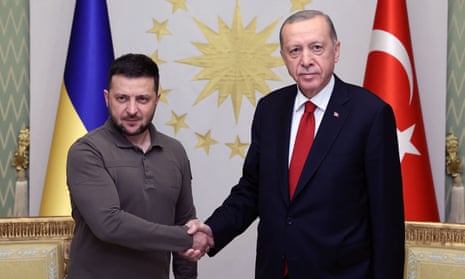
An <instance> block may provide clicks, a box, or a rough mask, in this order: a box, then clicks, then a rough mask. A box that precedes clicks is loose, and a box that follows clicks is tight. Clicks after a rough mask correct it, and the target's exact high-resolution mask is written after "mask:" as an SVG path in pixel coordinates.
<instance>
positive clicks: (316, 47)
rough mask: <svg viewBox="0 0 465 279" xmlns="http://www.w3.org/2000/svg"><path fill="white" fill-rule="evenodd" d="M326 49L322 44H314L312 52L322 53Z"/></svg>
mask: <svg viewBox="0 0 465 279" xmlns="http://www.w3.org/2000/svg"><path fill="white" fill-rule="evenodd" d="M323 51H324V48H323V46H322V45H313V46H312V52H313V53H314V54H321V53H322V52H323Z"/></svg>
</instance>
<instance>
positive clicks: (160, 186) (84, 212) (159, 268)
mask: <svg viewBox="0 0 465 279" xmlns="http://www.w3.org/2000/svg"><path fill="white" fill-rule="evenodd" d="M149 129H150V135H151V147H150V148H149V149H148V150H147V152H145V153H144V152H143V151H142V150H141V149H139V148H138V147H136V146H134V145H133V144H131V143H130V142H129V141H128V140H127V139H126V138H125V137H124V136H123V135H122V134H121V133H120V132H119V131H118V130H117V129H116V128H115V127H114V125H113V122H112V121H110V120H107V122H106V123H105V124H104V125H103V126H101V127H99V128H97V129H95V130H94V131H92V132H90V133H88V134H87V135H85V136H84V137H82V138H80V139H79V140H77V141H76V142H75V143H74V144H73V145H72V146H71V148H70V150H69V153H68V162H67V171H66V172H67V183H68V187H69V191H70V195H71V204H72V216H73V218H74V220H75V222H76V229H75V233H74V237H73V241H72V244H71V250H70V265H69V268H68V279H92V278H98V279H102V278H112V279H118V278H125V279H127V278H137V279H143V278H151V279H168V278H169V266H170V259H171V252H177V251H183V250H185V249H188V248H190V247H192V241H193V240H192V237H191V236H189V235H188V234H187V233H186V231H187V227H185V226H184V224H185V223H186V222H187V221H188V220H190V219H192V218H195V207H194V204H193V198H192V189H191V179H192V175H191V169H190V164H189V160H188V157H187V154H186V152H185V150H184V148H183V146H182V145H181V143H180V142H179V141H177V140H175V139H173V138H171V137H168V136H166V135H164V134H162V133H160V132H158V131H156V129H155V127H154V126H153V124H151V125H150V127H149ZM173 255H174V261H173V271H174V274H175V276H176V278H177V279H188V278H189V279H192V278H197V265H196V263H192V262H188V261H187V260H184V259H182V258H180V256H178V255H177V253H173Z"/></svg>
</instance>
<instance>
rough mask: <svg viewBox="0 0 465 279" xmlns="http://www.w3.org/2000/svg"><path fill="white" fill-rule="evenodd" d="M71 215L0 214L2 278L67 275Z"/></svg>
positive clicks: (37, 278)
mask: <svg viewBox="0 0 465 279" xmlns="http://www.w3.org/2000/svg"><path fill="white" fill-rule="evenodd" d="M73 233H74V221H73V219H72V218H71V217H25V218H0V270H1V274H2V275H1V277H2V278H35V279H50V278H59V279H60V278H66V268H67V263H68V260H69V256H68V255H69V246H70V244H71V240H72V237H73Z"/></svg>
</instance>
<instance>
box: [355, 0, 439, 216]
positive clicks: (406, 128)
mask: <svg viewBox="0 0 465 279" xmlns="http://www.w3.org/2000/svg"><path fill="white" fill-rule="evenodd" d="M364 87H366V88H367V89H369V90H371V91H372V92H374V93H375V94H377V95H378V96H380V97H381V98H382V99H383V100H385V101H386V102H388V103H389V104H390V105H391V106H392V108H393V110H394V114H395V116H396V124H397V136H398V139H399V153H400V154H399V156H400V159H401V166H402V181H403V187H404V188H403V192H404V206H405V219H406V220H408V221H439V214H438V208H437V203H436V195H435V192H434V184H433V176H432V173H431V166H430V161H429V155H428V148H427V144H426V137H425V129H424V125H423V117H422V112H421V105H420V98H419V95H418V86H417V80H416V75H415V65H414V60H413V52H412V44H411V41H410V31H409V21H408V15H407V7H406V3H405V0H378V4H377V7H376V15H375V21H374V24H373V33H372V37H371V45H370V52H369V54H368V60H367V67H366V70H365V81H364Z"/></svg>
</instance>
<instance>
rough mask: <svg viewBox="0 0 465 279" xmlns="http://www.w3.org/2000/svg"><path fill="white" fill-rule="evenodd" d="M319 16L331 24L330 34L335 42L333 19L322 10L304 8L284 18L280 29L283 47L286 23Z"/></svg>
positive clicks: (280, 39) (280, 42)
mask: <svg viewBox="0 0 465 279" xmlns="http://www.w3.org/2000/svg"><path fill="white" fill-rule="evenodd" d="M317 16H322V17H324V18H325V20H326V22H327V23H328V26H329V35H330V36H331V40H332V41H333V42H336V41H337V34H336V28H334V24H333V21H332V20H331V18H330V17H329V16H328V15H327V14H325V13H323V12H321V11H317V10H303V11H298V12H296V13H294V14H292V15H290V16H289V17H288V18H287V19H286V20H284V22H283V24H282V25H281V29H279V45H280V46H281V48H282V47H283V38H282V32H283V28H284V25H286V24H288V23H289V24H291V23H294V22H300V21H304V20H308V19H312V18H315V17H317Z"/></svg>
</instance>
